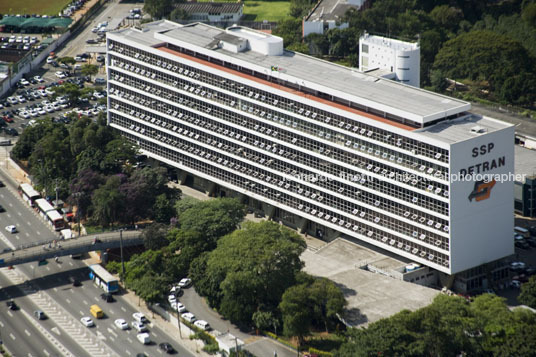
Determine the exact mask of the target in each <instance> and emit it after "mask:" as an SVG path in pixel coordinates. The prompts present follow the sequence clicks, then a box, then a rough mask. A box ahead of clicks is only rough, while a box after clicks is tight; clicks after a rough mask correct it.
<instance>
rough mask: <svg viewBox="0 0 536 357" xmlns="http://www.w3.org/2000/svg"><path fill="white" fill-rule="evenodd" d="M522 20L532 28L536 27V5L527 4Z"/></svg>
mask: <svg viewBox="0 0 536 357" xmlns="http://www.w3.org/2000/svg"><path fill="white" fill-rule="evenodd" d="M521 18H522V19H523V21H525V22H526V23H528V24H530V25H531V26H532V27H536V3H534V2H533V3H530V4H527V5H526V6H525V7H524V8H523V12H522V13H521Z"/></svg>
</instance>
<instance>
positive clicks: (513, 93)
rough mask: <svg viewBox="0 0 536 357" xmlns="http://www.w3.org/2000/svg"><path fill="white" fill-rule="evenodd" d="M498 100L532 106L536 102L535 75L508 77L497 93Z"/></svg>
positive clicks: (522, 74)
mask: <svg viewBox="0 0 536 357" xmlns="http://www.w3.org/2000/svg"><path fill="white" fill-rule="evenodd" d="M499 96H500V98H501V99H502V100H503V101H505V102H507V103H512V104H517V105H526V106H532V105H534V101H536V75H534V74H533V73H519V74H516V75H514V76H511V77H508V78H507V79H506V80H505V81H504V83H503V85H502V86H501V88H500V91H499Z"/></svg>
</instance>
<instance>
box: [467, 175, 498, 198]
mask: <svg viewBox="0 0 536 357" xmlns="http://www.w3.org/2000/svg"><path fill="white" fill-rule="evenodd" d="M495 183H496V181H495V180H491V181H488V182H486V181H484V180H481V181H477V182H475V188H474V189H473V192H471V194H470V195H469V197H468V198H469V201H472V200H473V198H474V199H475V201H483V200H486V199H488V198H489V195H490V194H491V189H492V188H493V186H495Z"/></svg>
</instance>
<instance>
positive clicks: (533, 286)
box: [517, 275, 536, 309]
mask: <svg viewBox="0 0 536 357" xmlns="http://www.w3.org/2000/svg"><path fill="white" fill-rule="evenodd" d="M517 300H518V301H519V302H520V303H522V304H524V305H527V306H530V307H532V308H533V309H536V275H533V276H531V277H530V279H529V281H528V282H526V283H525V284H523V285H521V293H520V294H519V296H518V298H517Z"/></svg>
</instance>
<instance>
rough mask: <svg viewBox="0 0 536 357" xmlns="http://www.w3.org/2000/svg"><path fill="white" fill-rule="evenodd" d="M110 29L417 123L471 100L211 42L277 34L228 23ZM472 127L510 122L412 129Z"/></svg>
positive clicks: (452, 133) (446, 133) (293, 56)
mask: <svg viewBox="0 0 536 357" xmlns="http://www.w3.org/2000/svg"><path fill="white" fill-rule="evenodd" d="M111 34H112V35H119V36H121V37H124V38H126V39H130V40H132V41H135V42H137V43H141V44H144V45H147V46H153V47H157V46H160V45H162V44H164V43H166V42H167V43H170V44H176V45H177V46H184V43H187V44H188V45H189V46H191V47H194V48H195V47H197V48H198V51H199V52H203V53H208V54H209V53H210V51H213V52H215V53H218V56H219V57H220V58H221V57H222V55H223V56H224V57H227V58H228V59H229V60H233V62H235V63H240V62H242V63H244V62H245V63H244V64H247V65H248V67H250V68H255V69H256V70H257V71H259V72H261V73H263V72H264V73H266V74H269V75H270V74H272V75H273V76H277V78H279V79H283V78H284V79H287V80H288V81H290V82H294V83H296V84H300V85H303V86H307V87H312V88H315V87H317V88H318V87H320V86H322V87H325V88H329V89H331V90H330V91H329V92H330V93H332V94H334V95H340V96H341V97H342V98H347V97H348V96H351V97H352V100H353V101H355V102H357V103H364V104H365V105H366V106H368V107H371V108H375V109H378V110H382V108H383V109H386V110H389V111H391V112H392V111H394V112H395V113H398V114H397V115H400V116H402V117H405V118H407V119H410V120H415V121H417V122H419V121H420V122H427V121H431V120H436V119H441V118H445V117H447V116H449V115H453V114H458V113H463V112H466V111H467V110H469V109H470V108H471V105H470V103H467V102H465V101H461V100H458V99H456V98H451V97H447V96H443V95H440V94H436V93H433V92H429V91H426V90H422V89H418V88H414V87H411V86H406V85H403V84H400V83H396V82H393V81H391V80H388V79H383V78H380V77H378V76H373V75H370V74H366V73H362V72H359V71H357V70H354V69H352V68H348V67H344V66H340V65H337V64H334V63H330V62H327V61H323V60H320V59H317V58H314V57H310V56H306V55H302V54H299V53H295V52H291V51H283V54H282V55H278V56H274V55H266V54H262V53H260V52H255V51H252V50H248V51H244V52H238V53H233V52H230V51H226V50H223V49H221V48H219V47H217V46H215V45H214V43H215V42H214V41H215V39H218V38H229V37H233V36H235V37H237V38H246V39H248V40H251V39H252V38H253V37H257V38H259V39H260V40H261V41H266V42H267V43H269V42H273V41H275V39H277V37H275V36H270V35H267V34H265V33H260V32H256V31H253V30H249V29H245V28H239V30H237V28H232V29H229V30H227V31H226V30H223V29H219V28H216V27H212V26H209V25H206V24H201V23H194V24H190V25H186V26H181V25H179V24H176V23H173V22H169V21H158V22H153V23H150V24H147V25H146V26H145V28H144V29H143V30H138V29H134V28H129V29H125V30H119V31H115V32H111ZM272 66H278V68H279V72H273V71H272V70H271V68H272ZM474 126H482V127H484V128H486V130H487V131H488V132H492V131H496V130H499V129H503V128H505V127H508V126H510V124H507V123H504V122H501V121H497V120H494V119H491V118H487V117H481V116H478V115H467V116H465V117H463V118H461V119H456V120H449V121H447V122H441V123H439V124H436V125H433V126H430V127H427V128H424V129H417V130H416V132H418V133H419V134H422V135H426V136H429V137H433V138H434V139H436V140H441V141H443V142H447V143H454V142H459V141H463V140H466V139H470V138H472V137H474V136H477V135H479V134H478V133H474V132H472V131H471V128H472V127H474Z"/></svg>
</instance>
